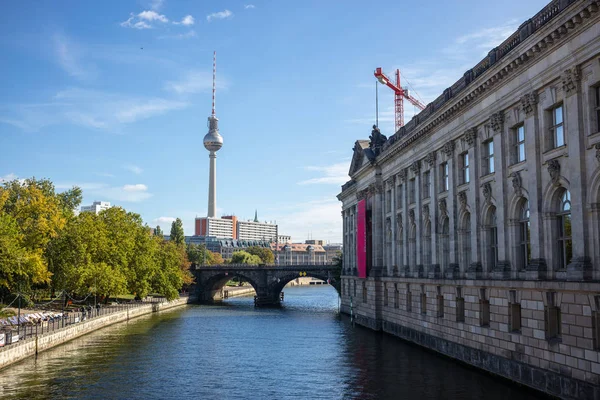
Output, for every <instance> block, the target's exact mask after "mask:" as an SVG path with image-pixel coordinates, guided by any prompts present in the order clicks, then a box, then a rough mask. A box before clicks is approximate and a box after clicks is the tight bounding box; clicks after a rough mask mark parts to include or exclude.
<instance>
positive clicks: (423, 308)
mask: <svg viewBox="0 0 600 400" xmlns="http://www.w3.org/2000/svg"><path fill="white" fill-rule="evenodd" d="M421 314H427V293H425V288H424V287H423V288H422V289H421Z"/></svg>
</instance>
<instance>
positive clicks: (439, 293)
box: [436, 286, 444, 318]
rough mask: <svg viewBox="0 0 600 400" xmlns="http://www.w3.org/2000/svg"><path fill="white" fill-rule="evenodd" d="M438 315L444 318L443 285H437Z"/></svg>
mask: <svg viewBox="0 0 600 400" xmlns="http://www.w3.org/2000/svg"><path fill="white" fill-rule="evenodd" d="M436 300H437V316H438V318H444V295H443V294H442V287H441V286H438V287H437V296H436Z"/></svg>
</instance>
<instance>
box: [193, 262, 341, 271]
mask: <svg viewBox="0 0 600 400" xmlns="http://www.w3.org/2000/svg"><path fill="white" fill-rule="evenodd" d="M336 265H337V263H334V262H314V263H308V264H298V263H294V264H286V263H278V264H217V265H207V264H200V265H192V267H191V269H200V268H214V269H256V268H277V269H294V270H296V269H303V268H304V269H308V268H319V267H334V266H336Z"/></svg>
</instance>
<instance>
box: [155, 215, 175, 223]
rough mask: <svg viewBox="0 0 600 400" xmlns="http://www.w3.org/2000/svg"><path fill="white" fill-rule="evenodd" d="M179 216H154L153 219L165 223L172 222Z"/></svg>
mask: <svg viewBox="0 0 600 400" xmlns="http://www.w3.org/2000/svg"><path fill="white" fill-rule="evenodd" d="M176 219H177V218H175V217H158V218H154V219H153V221H154V222H157V223H159V224H160V223H163V224H167V223H168V224H170V223H172V222H175V220H176Z"/></svg>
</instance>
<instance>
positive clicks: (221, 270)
mask: <svg viewBox="0 0 600 400" xmlns="http://www.w3.org/2000/svg"><path fill="white" fill-rule="evenodd" d="M191 272H192V273H193V275H194V277H195V280H196V283H195V285H194V287H193V288H192V290H193V291H194V292H195V293H196V295H197V296H198V297H197V298H198V301H199V302H201V303H213V302H215V301H220V300H222V290H221V288H223V286H225V284H226V283H227V281H229V280H230V279H232V278H234V277H238V278H241V279H242V280H244V281H246V282H248V283H249V284H250V285H252V287H253V288H254V290H255V291H256V305H257V306H278V305H279V304H280V299H279V294H280V293H281V290H282V289H283V287H284V286H285V285H287V284H288V282H290V281H292V280H294V279H296V278H298V277H300V276H307V277H313V278H317V279H322V280H324V281H326V282H329V284H331V285H332V286H333V287H335V288H336V290H337V291H338V293H339V288H340V282H339V278H338V276H339V267H338V265H336V264H333V263H322V264H309V265H281V264H279V265H270V264H269V265H266V264H261V265H247V264H225V265H214V266H196V268H194V267H192V269H191ZM300 274H302V275H300Z"/></svg>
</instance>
